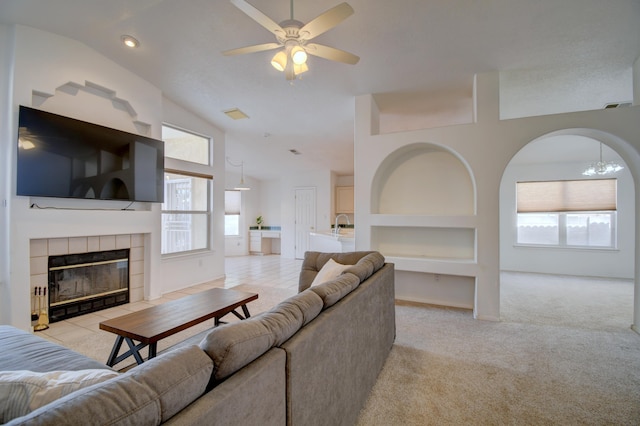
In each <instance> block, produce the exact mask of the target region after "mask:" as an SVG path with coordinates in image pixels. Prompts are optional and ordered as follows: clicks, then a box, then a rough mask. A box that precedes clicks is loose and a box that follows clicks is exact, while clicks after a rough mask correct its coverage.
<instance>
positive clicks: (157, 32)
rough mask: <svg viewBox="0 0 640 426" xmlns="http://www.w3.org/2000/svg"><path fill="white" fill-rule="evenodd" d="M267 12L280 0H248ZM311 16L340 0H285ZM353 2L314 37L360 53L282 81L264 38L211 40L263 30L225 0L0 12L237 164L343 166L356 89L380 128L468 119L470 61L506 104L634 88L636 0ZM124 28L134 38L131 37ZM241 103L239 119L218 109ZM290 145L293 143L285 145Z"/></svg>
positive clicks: (11, 6)
mask: <svg viewBox="0 0 640 426" xmlns="http://www.w3.org/2000/svg"><path fill="white" fill-rule="evenodd" d="M249 3H251V4H252V5H253V6H255V7H256V8H258V9H260V10H261V11H262V12H264V13H265V14H266V15H268V16H269V17H271V18H272V19H273V20H274V21H276V22H280V21H282V20H284V19H287V18H288V17H289V6H290V2H289V1H287V0H249ZM293 4H294V17H295V18H296V19H298V20H300V21H303V22H308V21H310V20H311V19H313V18H314V17H316V16H318V15H319V14H321V13H322V12H324V11H325V10H327V9H329V8H331V7H333V6H335V5H337V4H338V1H335V2H333V1H327V0H294V2H293ZM349 4H350V5H351V6H352V7H353V8H354V10H355V13H354V15H352V16H351V17H349V18H348V19H347V20H345V21H344V22H343V23H341V24H340V25H339V26H337V27H336V28H334V29H332V30H330V31H328V32H326V33H325V34H322V35H320V36H319V37H318V38H317V39H315V40H314V41H317V42H318V43H322V44H326V45H329V46H333V47H337V48H340V49H343V50H346V51H349V52H352V53H354V54H356V55H358V56H360V58H361V60H360V62H359V63H358V64H357V65H345V64H341V63H335V62H330V61H326V60H324V59H320V58H316V57H311V58H310V60H309V67H310V71H309V72H307V73H305V74H303V78H302V79H301V80H297V81H295V82H294V83H293V84H290V83H289V82H287V81H286V80H285V78H284V75H283V74H282V73H279V72H277V71H275V70H274V69H273V68H272V67H271V66H270V65H269V60H270V58H271V56H272V55H273V52H260V53H254V54H249V55H243V56H233V57H227V56H223V55H222V54H221V52H222V51H224V50H228V49H233V48H237V47H242V46H247V45H252V44H261V43H268V42H272V41H273V40H274V39H273V36H272V35H271V34H270V33H269V32H267V31H266V30H265V29H264V28H262V27H260V26H259V25H257V24H256V23H255V22H254V21H253V20H251V19H250V18H249V17H247V16H246V15H245V14H244V13H242V12H241V11H240V10H238V9H237V8H236V7H235V6H233V5H232V4H231V3H229V2H228V1H225V0H110V1H104V0H83V1H81V2H78V1H77V0H48V1H46V2H45V1H41V0H2V1H1V2H0V23H4V24H11V23H19V24H23V25H29V26H33V27H37V28H41V29H43V30H46V31H50V32H53V33H56V34H60V35H64V36H67V37H70V38H73V39H77V40H79V41H82V42H83V43H85V44H87V45H88V46H90V47H92V48H94V49H95V50H97V51H98V52H100V53H102V54H103V55H105V56H107V57H109V58H111V59H113V60H114V61H116V62H117V63H119V64H121V65H122V66H123V67H125V68H128V69H130V70H131V71H133V72H135V73H136V74H138V75H140V76H142V77H143V78H145V79H146V80H148V81H150V82H151V83H153V84H154V85H156V86H157V87H159V88H160V89H161V90H162V91H163V92H164V93H165V95H166V96H167V97H168V98H169V99H172V100H173V101H175V102H177V103H179V104H182V105H183V106H185V107H186V108H187V109H189V110H191V111H193V112H194V113H196V114H197V115H199V116H202V117H204V118H206V119H207V120H209V121H211V122H212V123H213V124H215V125H216V126H217V127H219V128H220V129H222V130H223V131H225V132H226V134H227V136H226V139H227V141H226V145H227V146H226V148H227V155H228V156H230V157H231V158H233V159H234V160H235V161H240V160H243V161H244V164H245V169H244V170H245V174H247V175H248V176H252V177H255V178H259V179H270V178H276V177H278V176H279V175H280V174H281V173H282V170H291V171H303V170H314V169H330V170H333V171H334V172H336V173H337V174H339V175H350V174H353V126H354V123H353V119H354V97H355V96H357V95H361V94H368V93H371V94H374V96H375V99H376V101H377V102H378V103H379V105H380V108H381V111H382V114H383V118H384V120H386V121H383V126H382V127H383V129H387V130H388V131H397V130H403V129H413V128H419V127H426V126H436V125H443V124H455V123H458V122H465V121H468V120H469V119H470V116H471V115H470V114H471V92H472V81H473V75H474V73H481V72H487V71H501V108H502V109H501V113H502V115H503V117H517V116H526V115H537V114H548V113H556V112H566V111H573V110H587V109H597V108H602V106H603V105H604V104H605V103H607V102H615V101H625V100H630V99H631V66H632V64H633V62H634V60H635V59H636V58H637V57H638V56H639V55H640V25H638V22H640V1H638V0H615V1H610V2H604V1H601V0H562V1H558V0H537V1H531V0H483V1H478V0H447V1H445V0H399V1H394V2H392V1H388V0H349ZM122 34H131V35H133V36H135V37H137V38H138V39H139V40H140V42H141V47H140V48H139V49H136V50H127V49H125V48H124V47H123V46H122V45H121V43H120V36H121V35H122ZM235 107H238V108H240V109H241V110H243V111H244V112H245V113H246V114H247V115H249V117H250V118H249V119H247V120H238V121H233V120H231V119H229V118H228V117H227V116H225V115H224V113H223V111H224V110H227V109H230V108H235ZM290 149H296V150H298V151H299V152H300V153H301V155H298V156H294V155H292V154H291V153H290V152H289V150H290Z"/></svg>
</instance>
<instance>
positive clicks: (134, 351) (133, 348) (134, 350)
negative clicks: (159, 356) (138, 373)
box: [124, 337, 146, 365]
mask: <svg viewBox="0 0 640 426" xmlns="http://www.w3.org/2000/svg"><path fill="white" fill-rule="evenodd" d="M124 340H125V342H127V345H129V352H131V354H130V355H133V357H134V358H135V359H136V362H137V363H138V365H140V364H142V363H143V362H144V360H143V359H142V356H140V349H142V348H143V347H145V346H146V345H143V344H142V343H141V344H140V345H136V344H135V343H133V340H131V339H130V338H128V337H125V338H124Z"/></svg>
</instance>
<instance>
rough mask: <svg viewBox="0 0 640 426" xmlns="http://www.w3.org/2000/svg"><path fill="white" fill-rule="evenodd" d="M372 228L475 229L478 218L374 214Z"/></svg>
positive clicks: (371, 220) (371, 218) (371, 221)
mask: <svg viewBox="0 0 640 426" xmlns="http://www.w3.org/2000/svg"><path fill="white" fill-rule="evenodd" d="M370 223H371V226H416V227H428V228H475V227H476V224H477V217H476V216H432V215H403V214H372V215H371V216H370Z"/></svg>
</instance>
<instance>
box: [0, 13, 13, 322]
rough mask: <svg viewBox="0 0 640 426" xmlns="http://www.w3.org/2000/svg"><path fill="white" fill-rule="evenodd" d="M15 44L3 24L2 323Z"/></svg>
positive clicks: (7, 309)
mask: <svg viewBox="0 0 640 426" xmlns="http://www.w3.org/2000/svg"><path fill="white" fill-rule="evenodd" d="M13 61H14V43H13V31H11V28H10V27H8V26H5V25H0V65H2V66H0V100H2V101H1V102H0V152H2V155H0V323H2V324H6V323H8V322H9V321H10V317H11V302H12V301H11V298H10V297H9V296H10V294H11V287H10V286H11V280H10V278H11V277H10V274H9V270H10V253H11V244H10V229H11V223H10V221H9V218H10V215H9V209H10V207H11V197H10V194H11V179H10V176H12V174H11V173H12V170H13V167H12V157H11V155H9V154H10V153H11V147H12V146H13V139H12V135H13V129H12V126H10V125H9V123H10V122H11V121H12V119H13V114H12V113H13V108H12V105H10V103H9V102H7V100H8V99H10V98H11V93H12V91H13Z"/></svg>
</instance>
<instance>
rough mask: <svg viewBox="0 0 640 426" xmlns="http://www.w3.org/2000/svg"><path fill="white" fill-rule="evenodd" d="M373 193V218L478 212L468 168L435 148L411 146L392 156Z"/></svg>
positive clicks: (421, 144) (376, 176) (383, 163)
mask: <svg viewBox="0 0 640 426" xmlns="http://www.w3.org/2000/svg"><path fill="white" fill-rule="evenodd" d="M443 182H446V185H443ZM371 190H372V194H371V195H372V196H371V204H372V205H371V213H372V214H404V215H433V216H466V215H473V214H474V212H475V197H474V193H475V191H474V185H473V180H472V179H471V176H470V174H469V171H468V169H467V167H466V165H465V164H463V163H462V161H460V159H459V158H458V157H456V156H455V155H454V154H452V153H451V152H449V151H447V150H444V149H443V148H440V147H438V146H436V145H432V144H427V143H416V144H412V145H408V146H405V147H403V148H401V149H399V150H397V151H395V152H394V153H392V154H391V155H389V156H388V157H387V158H386V159H385V160H384V161H383V162H382V164H381V165H380V168H379V169H378V171H377V173H376V175H375V177H374V180H373V184H372V186H371Z"/></svg>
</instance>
